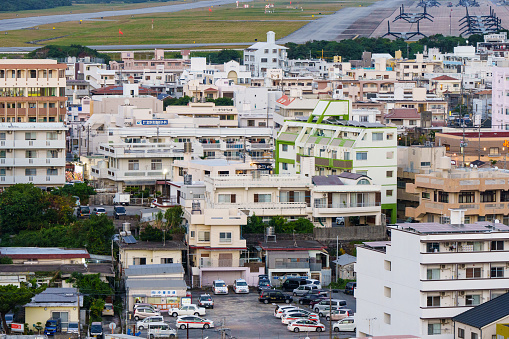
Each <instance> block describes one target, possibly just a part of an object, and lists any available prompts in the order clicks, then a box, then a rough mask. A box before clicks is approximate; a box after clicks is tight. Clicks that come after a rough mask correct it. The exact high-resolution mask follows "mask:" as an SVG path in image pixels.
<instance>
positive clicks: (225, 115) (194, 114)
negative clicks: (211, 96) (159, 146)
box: [166, 102, 239, 128]
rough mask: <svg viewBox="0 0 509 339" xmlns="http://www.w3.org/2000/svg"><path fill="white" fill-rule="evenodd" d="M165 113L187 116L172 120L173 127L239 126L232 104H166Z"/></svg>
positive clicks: (236, 112)
mask: <svg viewBox="0 0 509 339" xmlns="http://www.w3.org/2000/svg"><path fill="white" fill-rule="evenodd" d="M166 113H167V114H172V115H174V116H176V117H180V118H187V119H178V120H172V122H171V124H172V125H173V126H175V127H178V125H180V126H193V127H195V128H198V127H224V128H229V127H230V128H231V127H239V113H238V111H237V108H236V107H234V106H216V104H214V103H213V102H205V103H192V102H190V103H189V104H188V105H187V106H167V107H166Z"/></svg>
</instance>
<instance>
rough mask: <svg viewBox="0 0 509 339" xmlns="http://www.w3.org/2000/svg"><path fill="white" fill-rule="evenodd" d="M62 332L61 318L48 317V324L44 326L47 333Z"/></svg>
mask: <svg viewBox="0 0 509 339" xmlns="http://www.w3.org/2000/svg"><path fill="white" fill-rule="evenodd" d="M60 332H62V321H61V320H60V318H57V319H48V320H47V321H46V325H45V326H44V334H45V335H55V333H60Z"/></svg>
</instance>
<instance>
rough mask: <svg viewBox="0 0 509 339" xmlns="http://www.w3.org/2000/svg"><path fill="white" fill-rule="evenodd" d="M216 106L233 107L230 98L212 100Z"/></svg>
mask: <svg viewBox="0 0 509 339" xmlns="http://www.w3.org/2000/svg"><path fill="white" fill-rule="evenodd" d="M214 103H215V104H216V106H233V100H232V99H231V98H217V99H216V100H214Z"/></svg>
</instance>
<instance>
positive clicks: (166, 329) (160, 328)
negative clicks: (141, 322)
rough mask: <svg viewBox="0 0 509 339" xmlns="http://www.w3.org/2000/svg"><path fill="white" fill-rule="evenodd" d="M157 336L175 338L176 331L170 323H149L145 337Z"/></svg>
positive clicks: (152, 337)
mask: <svg viewBox="0 0 509 339" xmlns="http://www.w3.org/2000/svg"><path fill="white" fill-rule="evenodd" d="M159 337H164V338H168V337H170V338H176V337H177V331H176V330H174V329H172V328H171V327H170V325H168V324H165V323H162V324H159V323H157V324H150V325H149V327H148V330H147V338H149V339H154V338H159Z"/></svg>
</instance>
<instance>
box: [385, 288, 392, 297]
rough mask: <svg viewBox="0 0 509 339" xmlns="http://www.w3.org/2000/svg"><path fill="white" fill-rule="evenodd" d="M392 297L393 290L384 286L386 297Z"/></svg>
mask: <svg viewBox="0 0 509 339" xmlns="http://www.w3.org/2000/svg"><path fill="white" fill-rule="evenodd" d="M391 295H392V290H391V288H390V287H387V286H384V296H386V297H387V298H390V297H391Z"/></svg>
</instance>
